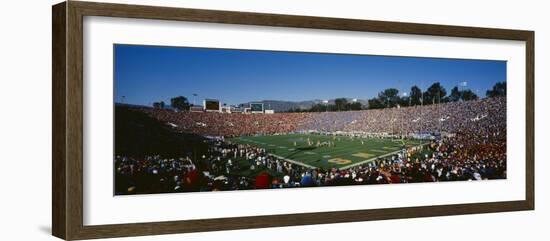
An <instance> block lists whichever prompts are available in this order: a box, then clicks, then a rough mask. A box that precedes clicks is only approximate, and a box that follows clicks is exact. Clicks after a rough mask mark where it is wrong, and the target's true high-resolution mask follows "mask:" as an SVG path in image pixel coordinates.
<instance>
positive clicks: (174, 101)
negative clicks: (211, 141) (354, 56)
mask: <svg viewBox="0 0 550 241" xmlns="http://www.w3.org/2000/svg"><path fill="white" fill-rule="evenodd" d="M485 95H486V96H487V97H489V98H492V97H499V96H506V82H498V83H496V84H495V85H494V86H493V88H492V89H490V90H487V91H486V93H485ZM477 99H479V96H478V95H477V94H476V93H474V92H473V91H472V90H470V89H462V90H461V89H460V88H459V87H458V86H455V87H453V88H452V89H451V91H450V93H449V95H447V90H446V89H445V87H443V86H442V85H441V83H439V82H435V83H433V84H432V85H431V86H429V87H428V88H427V89H426V91H424V92H423V91H422V89H420V88H419V87H418V86H416V85H414V86H412V87H411V89H410V91H409V92H408V93H403V94H401V93H399V90H398V89H396V88H388V89H385V90H383V91H381V92H380V93H378V95H377V96H376V97H374V98H371V99H369V100H368V105H367V106H364V105H363V104H361V102H358V101H348V99H346V98H337V99H335V100H334V103H317V104H314V105H313V106H312V107H311V108H306V109H303V108H296V109H290V110H288V112H326V111H349V110H364V109H382V108H392V107H397V106H416V105H432V104H439V103H447V102H456V101H470V100H477ZM191 106H192V104H190V103H189V100H188V99H187V97H185V96H177V97H174V98H171V99H170V107H171V108H173V109H174V110H177V111H182V110H189V109H190V108H191ZM153 108H156V109H164V108H166V104H165V103H164V101H159V102H154V103H153Z"/></svg>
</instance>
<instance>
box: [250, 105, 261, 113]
mask: <svg viewBox="0 0 550 241" xmlns="http://www.w3.org/2000/svg"><path fill="white" fill-rule="evenodd" d="M250 111H251V112H252V113H264V103H250Z"/></svg>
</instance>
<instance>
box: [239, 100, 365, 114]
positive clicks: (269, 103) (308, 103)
mask: <svg viewBox="0 0 550 241" xmlns="http://www.w3.org/2000/svg"><path fill="white" fill-rule="evenodd" d="M346 99H347V100H348V102H352V101H353V100H354V99H352V98H346ZM334 100H335V99H331V100H328V104H331V105H333V104H334ZM357 102H359V103H361V104H362V105H363V106H367V105H368V101H367V100H363V99H357ZM250 103H263V104H264V109H266V110H274V111H275V112H284V111H289V110H292V109H298V108H299V109H310V108H311V107H312V106H313V105H316V104H323V100H305V101H283V100H259V101H250V102H246V103H242V104H240V106H249V105H250Z"/></svg>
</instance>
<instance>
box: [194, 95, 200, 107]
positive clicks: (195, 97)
mask: <svg viewBox="0 0 550 241" xmlns="http://www.w3.org/2000/svg"><path fill="white" fill-rule="evenodd" d="M197 96H199V95H197V94H195V93H193V106H195V100H196V99H197Z"/></svg>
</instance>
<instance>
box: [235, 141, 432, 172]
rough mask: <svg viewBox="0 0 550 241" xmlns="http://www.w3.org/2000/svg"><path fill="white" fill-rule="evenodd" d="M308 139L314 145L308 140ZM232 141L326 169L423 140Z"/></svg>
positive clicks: (363, 160)
mask: <svg viewBox="0 0 550 241" xmlns="http://www.w3.org/2000/svg"><path fill="white" fill-rule="evenodd" d="M308 139H309V142H310V143H311V145H309V144H308ZM230 141H232V142H234V143H241V144H250V145H253V146H257V147H260V148H264V149H266V150H267V151H268V152H269V153H270V154H273V155H276V156H278V157H279V158H284V159H287V160H289V161H293V162H297V163H301V164H305V165H306V166H309V167H320V168H325V169H326V168H332V167H337V168H346V167H349V166H351V165H355V164H357V163H361V162H365V161H367V160H372V159H373V158H377V157H380V156H384V155H387V154H390V153H393V152H396V151H399V150H400V149H401V148H402V147H403V146H404V145H405V146H407V147H409V146H418V145H420V144H422V143H420V142H419V141H418V140H400V139H399V140H392V139H383V138H358V137H355V138H350V137H344V136H336V137H334V136H325V135H316V134H288V135H270V136H242V137H236V138H231V139H230ZM318 142H320V143H323V142H325V143H327V142H331V143H334V145H331V146H317V143H318Z"/></svg>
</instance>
